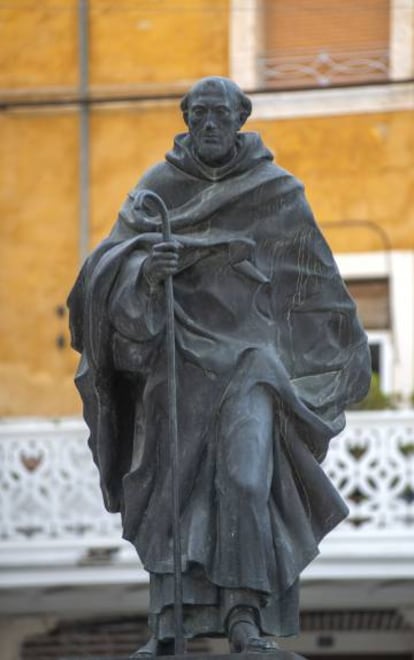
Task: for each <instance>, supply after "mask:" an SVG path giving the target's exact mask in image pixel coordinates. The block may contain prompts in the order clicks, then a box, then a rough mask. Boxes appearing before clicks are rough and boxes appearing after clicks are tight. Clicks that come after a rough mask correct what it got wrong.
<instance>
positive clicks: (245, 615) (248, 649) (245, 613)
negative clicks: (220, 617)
mask: <svg viewBox="0 0 414 660" xmlns="http://www.w3.org/2000/svg"><path fill="white" fill-rule="evenodd" d="M228 637H229V644H230V651H231V653H274V652H275V651H276V650H277V649H278V648H279V645H278V644H277V643H276V642H275V640H273V639H269V638H266V637H261V635H260V630H259V628H258V626H257V624H256V621H255V616H254V612H253V611H252V610H248V609H241V608H240V609H239V608H237V610H236V611H234V612H232V613H231V615H230V617H229V622H228Z"/></svg>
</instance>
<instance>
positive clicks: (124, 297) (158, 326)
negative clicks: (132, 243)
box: [108, 250, 165, 342]
mask: <svg viewBox="0 0 414 660" xmlns="http://www.w3.org/2000/svg"><path fill="white" fill-rule="evenodd" d="M148 257H149V255H148V253H147V252H146V251H143V250H137V251H134V252H132V253H131V254H129V255H128V257H127V258H125V260H124V263H123V264H122V266H121V269H120V271H119V273H118V275H117V278H116V282H115V283H114V286H113V288H112V291H111V294H110V297H109V302H108V315H109V320H110V322H111V324H112V325H113V327H114V328H115V330H116V331H117V332H119V333H120V334H121V335H123V336H124V337H126V338H128V339H131V340H133V341H138V342H140V341H147V340H150V339H152V338H154V337H156V336H158V335H159V334H160V333H161V332H162V331H163V329H164V324H165V297H164V288H163V286H162V282H159V281H153V280H150V279H149V278H148V277H147V276H146V275H145V272H144V271H145V264H146V263H148Z"/></svg>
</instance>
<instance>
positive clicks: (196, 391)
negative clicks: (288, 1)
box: [69, 77, 370, 657]
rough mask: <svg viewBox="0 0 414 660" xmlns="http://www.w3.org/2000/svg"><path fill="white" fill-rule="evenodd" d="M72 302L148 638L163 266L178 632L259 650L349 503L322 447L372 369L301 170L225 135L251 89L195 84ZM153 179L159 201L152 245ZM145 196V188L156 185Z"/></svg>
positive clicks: (171, 632)
mask: <svg viewBox="0 0 414 660" xmlns="http://www.w3.org/2000/svg"><path fill="white" fill-rule="evenodd" d="M181 109H182V111H183V117H184V121H185V123H186V124H187V127H188V132H187V133H183V134H180V135H178V136H177V137H176V138H175V142H174V146H173V149H172V150H171V151H169V152H168V153H167V155H166V160H165V162H162V163H159V164H158V165H155V167H153V168H152V169H150V170H149V171H148V172H147V173H146V174H145V175H144V176H143V178H142V180H141V181H140V182H139V183H138V184H137V186H136V188H135V189H134V190H132V192H131V193H130V194H129V195H128V197H127V199H126V201H125V203H124V205H123V207H122V208H121V211H120V213H119V217H118V219H117V221H116V223H115V225H114V227H113V229H112V231H111V233H110V234H109V236H108V238H106V239H105V240H104V241H103V242H102V243H101V244H100V245H99V246H98V247H97V248H96V249H95V251H94V252H93V253H92V254H91V255H90V257H89V258H88V259H87V261H86V263H85V265H84V267H83V268H82V271H81V273H80V275H79V278H78V280H77V282H76V284H75V286H74V288H73V290H72V292H71V295H70V297H69V307H70V312H71V331H72V339H73V346H74V348H75V349H76V350H77V351H79V352H80V353H81V354H82V357H81V361H80V365H79V369H78V373H77V375H76V384H77V387H78V389H79V392H80V394H81V397H82V399H83V403H84V415H85V420H86V422H87V424H88V426H89V429H90V447H91V450H92V452H93V456H94V460H95V462H96V464H97V466H98V469H99V472H100V477H101V486H102V491H103V495H104V500H105V504H106V507H107V508H108V510H109V511H113V512H116V511H121V514H122V521H123V530H124V536H125V538H126V539H128V540H129V541H131V543H133V544H134V546H135V547H136V549H137V551H138V553H139V556H140V558H141V560H142V562H143V564H144V566H145V568H146V569H147V570H148V571H149V573H150V613H149V625H150V627H151V629H152V631H153V637H152V638H151V640H150V641H149V643H148V644H147V645H146V646H145V647H143V648H142V649H139V650H138V651H137V652H136V654H135V656H134V657H143V656H152V655H162V654H168V653H170V652H171V650H172V646H171V640H173V639H174V637H175V634H176V630H175V623H174V613H173V605H174V600H175V598H174V575H173V574H174V565H173V531H172V530H173V518H174V516H173V508H172V499H173V498H172V496H171V492H172V491H171V479H172V469H171V452H170V446H169V433H168V428H169V415H168V393H167V344H166V338H165V337H166V330H165V327H166V318H167V311H166V309H167V306H166V289H165V287H164V282H165V280H166V279H168V278H169V277H172V278H173V289H174V325H175V350H176V365H175V370H176V378H177V392H176V394H177V419H178V452H179V454H178V482H179V501H178V511H179V524H180V538H179V544H180V557H181V566H180V567H179V568H180V569H181V580H182V602H183V631H184V636H185V637H188V638H190V637H193V636H196V635H201V636H207V635H217V636H219V635H227V636H228V638H229V642H230V648H231V650H232V651H233V652H241V651H243V652H245V651H249V652H264V653H267V652H271V653H272V652H274V651H275V649H276V648H277V644H276V642H275V641H274V640H273V639H269V637H268V636H276V637H279V636H290V635H294V634H296V633H297V632H298V611H299V607H298V578H299V575H300V573H301V571H302V570H303V569H304V568H305V567H306V566H307V564H309V562H310V561H311V560H312V559H313V558H314V557H315V556H316V555H317V553H318V543H319V541H320V540H321V539H322V538H323V537H324V536H325V535H326V534H327V533H328V532H329V531H330V530H331V529H332V528H333V527H334V526H335V525H337V524H338V523H339V522H340V521H341V520H342V519H343V518H344V517H345V516H346V514H347V508H346V505H345V504H344V502H343V501H342V499H341V498H340V496H339V495H338V494H337V492H336V491H335V489H334V488H333V486H332V484H331V483H330V481H329V479H328V478H327V477H326V476H325V474H324V472H323V470H322V468H321V467H320V462H321V461H322V460H323V458H324V456H325V454H326V451H327V448H328V443H329V440H330V439H331V438H332V437H333V436H335V435H336V434H337V433H338V432H339V431H340V430H341V429H342V428H343V426H344V409H345V407H346V405H347V404H348V403H350V402H353V401H356V400H359V399H361V398H362V397H363V396H364V394H365V393H366V391H367V388H368V385H369V380H370V358H369V351H368V346H367V341H366V336H365V334H364V332H363V330H362V328H361V325H360V323H359V321H358V319H357V316H356V312H355V305H354V303H353V301H352V300H351V298H350V296H349V294H348V292H347V290H346V288H345V286H344V284H343V282H342V280H341V277H340V275H339V273H338V270H337V267H336V265H335V262H334V260H333V257H332V254H331V252H330V250H329V247H328V246H327V244H326V242H325V240H324V238H323V237H322V235H321V233H320V231H319V229H318V226H317V225H316V223H315V221H314V219H313V216H312V213H311V210H310V208H309V206H308V204H307V202H306V199H305V196H304V191H303V186H302V184H301V183H300V182H299V181H298V180H297V179H296V178H295V177H294V176H292V175H291V174H289V173H288V172H286V171H285V170H283V169H282V168H281V167H279V166H278V165H276V164H274V163H273V157H272V154H271V153H270V151H269V150H268V149H267V148H266V147H265V146H264V144H263V143H262V141H261V139H260V136H259V135H258V134H256V133H249V132H239V131H240V129H241V128H242V126H243V124H244V123H245V121H246V119H247V118H248V116H249V114H250V112H251V102H250V100H249V99H248V98H247V97H246V96H245V95H244V94H243V92H242V91H241V90H240V89H239V87H238V86H237V85H236V84H235V83H233V82H232V81H230V80H228V79H225V78H218V77H211V78H205V79H203V80H201V81H199V82H198V83H197V84H196V85H194V87H193V88H192V89H191V90H190V91H189V93H188V94H187V95H186V96H185V98H184V99H183V101H182V103H181ZM145 191H151V193H155V194H156V195H157V196H159V197H160V198H161V200H163V202H164V203H165V205H166V208H167V210H168V215H169V220H170V228H171V232H172V236H171V238H170V239H168V240H166V241H165V240H163V238H162V235H161V219H160V216H159V214H158V213H157V212H156V208H157V206H156V205H154V204H152V203H151V195H147V196H146V193H145ZM152 199H155V197H154V196H153V198H152Z"/></svg>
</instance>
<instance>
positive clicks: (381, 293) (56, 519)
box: [0, 0, 414, 660]
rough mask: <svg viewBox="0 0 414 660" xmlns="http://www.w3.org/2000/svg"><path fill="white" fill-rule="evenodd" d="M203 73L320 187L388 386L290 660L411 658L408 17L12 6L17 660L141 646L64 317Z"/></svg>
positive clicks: (125, 557) (118, 1)
mask: <svg viewBox="0 0 414 660" xmlns="http://www.w3.org/2000/svg"><path fill="white" fill-rule="evenodd" d="M207 75H224V76H229V77H231V78H233V79H235V80H236V81H237V82H238V83H239V84H240V85H241V86H242V87H243V89H244V90H245V91H247V92H248V93H249V94H250V96H251V98H252V101H253V106H254V112H253V115H252V117H251V119H250V120H249V122H248V124H247V126H246V129H247V130H256V131H259V132H260V133H261V134H262V136H263V138H264V141H265V143H266V144H267V145H268V146H269V147H270V148H271V149H272V150H273V152H274V154H275V157H276V159H277V160H278V162H279V163H280V164H281V165H282V166H283V167H285V168H286V169H288V170H290V171H292V172H293V173H294V174H295V175H296V176H298V177H299V178H300V179H301V180H302V181H303V182H304V183H305V185H306V189H307V194H308V198H309V200H310V203H311V206H312V208H313V209H314V211H315V214H316V217H317V219H318V221H319V223H320V224H321V227H322V230H323V232H324V233H325V235H326V237H327V239H328V241H329V243H330V245H331V247H332V249H333V250H334V253H335V256H336V257H337V261H338V264H339V267H340V269H341V271H342V273H343V276H344V278H345V279H346V281H347V284H348V286H349V288H350V290H351V292H352V294H353V295H354V297H355V299H356V301H357V304H358V307H359V312H360V315H361V317H362V319H363V321H364V324H365V327H366V329H367V332H368V335H369V338H370V343H371V350H372V360H373V367H374V371H375V374H376V375H375V378H374V381H373V386H372V391H371V394H370V396H369V399H368V401H367V402H366V403H365V404H364V408H367V409H366V410H362V411H361V410H359V411H351V412H350V413H349V415H348V420H349V423H348V428H347V430H346V431H345V432H344V434H342V436H340V437H339V438H337V439H335V441H334V442H333V445H332V452H331V454H330V455H329V457H328V461H327V464H326V469H327V470H328V473H329V474H330V476H331V477H332V478H333V480H334V481H335V483H336V484H337V486H338V488H339V489H340V490H341V492H342V494H343V496H344V497H345V498H346V499H347V501H348V503H349V505H350V507H351V517H350V519H349V520H348V521H347V522H346V523H345V524H344V525H342V527H341V528H340V529H338V530H337V531H336V532H335V533H334V534H332V535H331V537H329V539H328V540H327V541H326V542H325V543H324V544H323V546H322V554H321V557H320V558H319V559H318V560H317V561H316V562H314V564H313V565H312V566H311V567H310V568H309V569H308V570H307V571H306V572H305V574H304V576H303V581H302V582H303V585H302V609H303V623H302V628H303V633H302V635H301V637H300V638H299V639H298V640H294V641H292V642H286V644H285V646H286V647H290V648H296V649H297V650H298V651H300V652H302V653H303V654H305V655H306V656H307V657H309V658H313V659H314V660H316V659H317V658H322V657H325V658H326V657H329V658H343V660H345V658H348V657H349V658H353V660H357V659H358V658H367V659H368V658H374V657H375V658H383V659H384V660H385V659H387V658H388V659H391V658H392V659H399V660H408V659H409V658H410V659H412V658H413V657H414V411H413V409H412V403H413V392H414V167H413V161H414V156H413V155H414V0H347V1H346V2H344V1H343V0H89V1H88V0H42V2H35V0H9V1H0V144H1V157H0V170H1V180H2V187H1V192H0V217H1V230H0V231H1V243H0V251H1V260H0V268H1V280H0V301H1V310H2V316H1V333H2V334H1V342H0V389H1V393H0V414H1V415H2V421H1V422H0V470H1V472H0V488H1V489H0V649H1V650H2V655H1V657H2V658H4V660H19V659H22V660H23V659H24V660H29V659H30V660H35V659H37V660H40V659H42V660H43V659H46V658H50V659H51V660H52V659H55V658H60V657H66V658H70V657H71V656H72V657H74V656H77V657H80V656H82V654H83V655H84V656H85V657H86V656H87V653H92V652H96V651H102V652H103V650H106V652H107V653H115V652H118V653H121V652H125V653H127V652H129V651H130V650H132V648H134V647H135V646H137V645H138V644H139V641H140V639H142V637H143V636H145V634H146V633H145V631H144V627H143V620H144V617H145V610H146V606H147V596H148V594H147V579H146V575H145V573H144V571H143V570H142V569H141V568H140V566H139V564H138V562H137V559H136V558H135V557H134V554H133V551H132V549H130V548H129V547H128V546H127V545H126V544H123V543H122V542H121V541H120V529H119V521H118V520H117V518H116V516H110V515H109V514H106V513H105V512H104V511H103V508H102V504H101V500H100V493H99V488H98V483H97V475H96V473H95V468H94V466H93V465H92V464H91V458H90V456H89V452H88V449H87V447H86V431H85V428H84V425H83V423H82V422H81V419H80V414H81V410H80V404H79V400H78V396H77V393H76V392H75V389H74V386H73V374H74V371H75V368H76V363H77V357H76V355H75V354H74V353H73V352H72V351H71V349H70V347H69V336H68V329H67V321H68V319H67V312H66V307H65V301H66V297H67V294H68V291H69V289H70V287H71V286H72V284H73V281H74V279H75V277H76V274H77V271H78V269H79V266H80V264H81V262H82V260H83V259H84V258H85V256H86V255H87V253H88V251H89V250H90V249H91V248H92V247H94V246H95V245H96V244H97V242H98V241H99V240H101V239H102V238H103V237H104V236H105V235H106V234H107V232H108V230H109V229H110V227H111V225H112V223H113V221H114V219H115V217H116V214H117V210H118V208H119V206H120V204H121V202H122V200H123V198H124V196H125V194H126V193H127V191H128V190H129V189H130V188H132V187H133V186H134V184H135V183H136V181H137V180H138V179H139V178H140V176H141V175H142V173H143V172H144V170H145V169H146V168H148V167H149V166H150V165H152V164H154V163H155V162H157V161H159V160H160V159H162V158H163V155H164V153H165V152H166V151H167V150H168V149H169V148H170V146H171V144H172V139H173V136H174V135H175V134H176V133H178V132H182V131H183V130H185V127H184V125H183V122H182V118H181V115H180V112H179V99H180V98H181V96H182V95H183V93H184V92H185V91H187V89H188V87H189V86H190V85H191V84H192V83H193V82H194V81H195V80H197V79H198V78H200V77H202V76H207ZM321 340H323V334H322V332H321ZM369 408H371V410H369ZM380 408H382V409H381V410H380ZM372 409H374V410H372ZM207 647H208V648H210V649H212V648H219V647H218V646H216V647H214V645H213V643H212V642H207V641H205V640H204V641H200V642H199V643H198V648H199V649H202V648H207Z"/></svg>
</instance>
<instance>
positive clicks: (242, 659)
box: [59, 649, 306, 660]
mask: <svg viewBox="0 0 414 660" xmlns="http://www.w3.org/2000/svg"><path fill="white" fill-rule="evenodd" d="M163 658H164V659H165V660H306V658H304V656H303V655H298V654H297V653H291V652H290V651H282V649H280V650H278V651H274V652H273V653H227V654H224V653H223V654H220V655H217V654H213V653H187V654H186V655H166V656H163ZM59 660H85V658H84V657H81V656H79V657H74V656H70V657H69V656H62V657H61V658H60V659H59ZM88 660H131V656H126V655H111V656H107V655H88Z"/></svg>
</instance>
